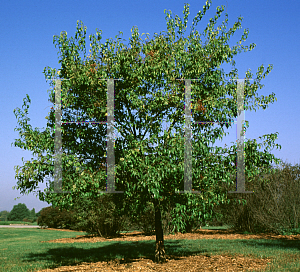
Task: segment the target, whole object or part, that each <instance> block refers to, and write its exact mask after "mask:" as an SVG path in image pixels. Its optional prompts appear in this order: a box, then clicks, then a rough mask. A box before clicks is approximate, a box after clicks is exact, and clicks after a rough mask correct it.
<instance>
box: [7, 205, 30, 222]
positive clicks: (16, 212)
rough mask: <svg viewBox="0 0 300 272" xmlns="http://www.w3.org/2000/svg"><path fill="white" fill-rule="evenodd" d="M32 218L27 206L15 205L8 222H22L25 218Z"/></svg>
mask: <svg viewBox="0 0 300 272" xmlns="http://www.w3.org/2000/svg"><path fill="white" fill-rule="evenodd" d="M29 216H30V211H29V209H28V208H27V207H26V205H25V204H23V203H22V204H21V203H19V204H18V205H15V206H14V207H13V209H12V210H11V212H10V213H9V215H8V216H7V220H8V221H22V220H23V219H24V218H28V217H29Z"/></svg>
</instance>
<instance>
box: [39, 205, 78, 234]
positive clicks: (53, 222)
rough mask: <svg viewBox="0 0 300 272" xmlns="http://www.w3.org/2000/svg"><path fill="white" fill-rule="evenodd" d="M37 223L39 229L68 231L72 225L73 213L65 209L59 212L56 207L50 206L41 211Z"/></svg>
mask: <svg viewBox="0 0 300 272" xmlns="http://www.w3.org/2000/svg"><path fill="white" fill-rule="evenodd" d="M37 223H38V225H39V226H41V227H46V226H48V227H49V228H63V229H68V228H70V226H72V225H73V224H74V213H73V212H72V211H66V210H65V209H63V210H62V211H60V210H59V208H58V207H55V208H53V207H52V206H50V207H47V208H44V209H42V210H41V215H40V216H39V217H38V219H37Z"/></svg>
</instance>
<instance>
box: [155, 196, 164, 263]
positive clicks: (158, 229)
mask: <svg viewBox="0 0 300 272" xmlns="http://www.w3.org/2000/svg"><path fill="white" fill-rule="evenodd" d="M153 204H154V209H155V235H156V242H155V262H156V263H165V262H166V253H165V246H164V233H163V228H162V221H161V211H160V206H159V203H158V200H156V199H154V200H153Z"/></svg>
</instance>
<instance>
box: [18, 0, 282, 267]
mask: <svg viewBox="0 0 300 272" xmlns="http://www.w3.org/2000/svg"><path fill="white" fill-rule="evenodd" d="M210 5H211V1H207V2H206V4H205V6H204V7H203V11H199V13H198V14H197V15H196V17H195V18H194V20H193V25H192V27H191V33H190V35H189V36H188V37H187V38H183V32H184V31H185V30H186V24H187V18H188V14H189V5H188V4H187V5H185V6H184V22H183V23H182V20H181V19H180V18H179V17H178V16H176V17H175V21H174V19H171V15H170V13H167V15H166V21H167V28H168V32H167V34H166V35H161V34H160V35H157V36H155V37H154V39H153V40H151V41H148V42H146V43H145V44H143V43H142V42H141V39H140V38H139V34H138V30H137V29H132V32H133V33H132V39H130V44H131V48H126V47H124V44H122V43H121V44H120V43H119V41H117V42H113V41H109V40H107V42H106V43H105V45H103V44H101V42H100V40H101V31H100V32H99V31H97V35H96V36H95V35H90V36H89V38H90V41H91V47H92V50H90V52H91V55H89V56H86V48H85V37H86V27H83V24H82V23H81V25H79V23H78V22H77V32H76V34H75V40H74V38H71V39H68V38H67V34H66V33H65V32H62V33H61V35H60V36H54V43H57V44H58V45H59V50H60V53H61V56H60V60H59V63H61V69H60V70H59V71H58V72H57V71H56V69H51V68H50V67H48V68H47V69H46V68H45V69H44V74H45V77H46V79H50V78H56V77H58V74H59V76H60V78H61V79H68V80H64V81H63V82H62V90H63V91H62V94H61V98H62V105H63V111H62V120H64V121H65V122H70V121H85V120H93V121H99V122H101V121H106V117H105V116H106V115H105V113H106V112H107V106H106V101H107V98H106V94H107V83H106V80H99V79H123V80H120V81H114V87H115V109H114V110H115V115H114V117H115V122H116V128H117V130H118V132H119V133H120V134H121V135H122V137H123V138H124V139H116V140H115V151H114V152H115V184H116V190H117V191H124V194H112V198H114V199H115V203H116V204H117V203H123V201H124V202H125V204H126V205H125V206H124V207H123V206H121V205H119V206H121V207H119V208H118V211H119V212H120V215H121V214H128V215H129V216H131V217H134V216H136V215H137V214H140V213H141V211H142V210H143V209H144V207H145V204H146V203H147V202H148V201H149V202H152V203H153V205H154V209H155V233H156V250H155V261H156V262H164V261H165V258H166V255H165V250H164V238H163V231H162V222H161V213H162V212H163V211H164V209H165V207H167V206H168V204H170V205H173V207H174V209H173V213H172V218H173V220H172V222H171V224H172V226H173V227H174V228H173V229H174V230H175V229H176V230H177V231H184V230H185V227H186V223H185V222H188V220H191V219H197V220H198V221H199V222H206V221H209V220H211V219H212V218H214V217H215V216H216V214H214V213H213V212H212V210H213V209H212V208H213V207H214V206H215V205H219V204H221V203H224V202H228V203H229V202H230V199H228V198H227V192H225V191H222V190H220V184H222V183H223V182H225V183H228V184H232V185H233V184H234V180H233V177H234V175H236V169H235V161H236V150H237V146H236V145H232V146H231V147H228V148H222V147H217V148H216V153H213V152H211V147H209V143H210V142H211V141H212V142H215V140H216V139H217V138H219V139H222V138H223V136H224V135H226V134H225V133H224V127H226V128H229V127H230V126H231V124H232V123H231V122H232V121H234V119H235V118H236V117H237V114H238V112H237V107H236V104H237V95H236V91H235V90H236V81H235V79H236V78H237V77H238V76H237V69H232V71H231V72H230V73H229V74H225V73H224V71H223V70H222V69H220V65H221V64H222V63H224V62H226V63H229V62H231V64H232V66H233V67H234V66H235V62H234V61H233V57H234V56H235V55H237V53H240V52H241V51H242V50H244V51H245V52H246V51H248V50H250V51H251V50H252V49H253V48H254V47H255V44H251V45H250V47H248V46H243V45H239V44H237V45H236V46H234V47H232V48H230V47H229V45H228V41H229V38H230V36H231V35H232V34H233V33H234V32H235V31H236V30H237V29H238V28H240V27H241V20H242V18H241V17H240V18H238V22H236V23H235V24H234V26H233V27H232V28H230V29H229V31H228V32H226V31H225V29H226V25H225V23H227V22H228V19H227V17H228V15H227V14H226V20H225V23H224V22H223V24H222V26H219V27H217V29H215V28H214V26H215V24H216V21H217V19H218V18H219V17H220V16H221V14H222V12H223V11H224V6H222V7H221V8H220V7H217V12H216V16H215V17H214V18H212V19H210V22H209V24H208V25H207V27H206V28H205V30H204V35H203V36H204V38H206V41H205V43H204V44H203V43H202V41H201V35H199V33H198V31H196V30H195V26H196V25H197V23H198V22H199V21H200V20H201V19H202V17H203V15H204V14H205V13H206V11H207V10H208V9H209V7H210ZM168 18H169V19H168ZM175 27H178V28H179V29H178V31H177V33H178V34H179V35H180V37H179V36H178V35H176V37H177V38H178V37H179V39H178V40H177V41H175V30H174V29H175ZM220 31H221V35H220V36H218V35H219V33H220ZM247 35H248V31H247V30H245V31H244V34H243V35H242V37H241V40H240V41H239V43H240V44H241V42H242V41H245V40H246V38H247ZM116 38H117V36H116ZM118 39H120V38H118ZM77 43H78V44H77ZM186 48H187V49H188V50H187V51H186ZM115 49H116V52H115V51H114V50H115ZM80 53H83V58H84V61H82V59H81V57H80ZM141 53H142V54H144V55H145V57H144V58H142V57H141V56H140V54H141ZM271 70H272V66H270V65H269V67H268V68H267V70H266V71H265V72H264V66H263V65H262V66H260V67H259V68H258V72H257V78H256V79H254V83H253V84H250V83H249V82H248V81H247V80H248V79H250V78H252V76H253V75H252V74H251V73H250V71H247V73H246V76H245V79H246V83H245V91H244V94H245V109H246V110H247V109H252V108H253V109H255V106H258V107H260V106H261V107H262V108H264V109H265V108H266V107H267V106H268V104H269V103H270V102H274V99H275V94H272V95H269V96H268V97H264V96H262V97H260V98H258V97H256V92H257V90H258V88H262V87H263V85H261V84H260V81H261V80H262V78H265V76H266V75H268V74H269V73H270V71H271ZM179 78H180V79H196V78H197V79H199V80H197V81H193V83H192V101H196V102H195V105H194V107H195V106H197V109H196V110H193V113H192V115H193V118H194V120H196V121H215V122H227V123H222V124H220V127H218V128H215V129H212V128H211V124H208V123H206V124H201V125H193V126H192V132H193V135H194V140H193V142H192V146H193V158H192V168H193V174H192V181H193V184H192V188H193V190H195V191H198V192H201V194H194V193H192V192H191V190H190V191H189V193H185V194H180V193H176V192H178V191H179V190H182V188H183V187H184V152H183V151H184V144H185V141H184V140H185V139H184V136H183V135H184V134H183V133H184V122H185V119H184V117H183V113H184V105H185V104H184V101H185V100H184V99H185V96H184V95H185V83H184V81H183V80H176V79H179ZM54 84H55V83H54V82H53V81H51V82H50V85H52V86H54ZM50 92H51V94H50V101H52V102H54V101H55V92H54V90H50ZM225 95H229V96H230V97H231V98H229V99H227V98H226V99H225ZM146 96H148V97H146ZM149 96H150V97H149ZM253 98H255V104H254V105H253V106H249V105H250V102H251V101H250V99H253ZM276 100H277V99H276ZM28 102H29V103H30V98H29V96H28V95H27V98H25V99H24V105H23V108H24V113H23V112H21V110H20V109H18V110H15V111H14V112H15V115H16V117H17V118H18V123H19V124H20V126H21V128H18V129H17V130H19V132H20V136H21V137H22V139H17V140H16V141H15V143H14V144H15V146H18V147H20V148H23V149H28V150H31V151H32V152H33V154H35V155H37V156H38V159H37V160H32V161H31V162H26V163H25V164H24V166H23V167H19V166H17V167H16V178H17V180H18V183H17V187H16V188H17V189H20V190H21V193H27V192H28V193H29V192H31V191H33V190H34V189H35V188H36V187H37V185H38V183H40V182H43V179H44V177H45V176H47V175H49V176H53V169H54V164H53V161H52V158H51V155H53V154H54V136H55V132H54V125H55V117H54V113H55V112H54V109H53V108H51V110H50V113H49V116H47V117H46V118H47V119H48V122H47V128H46V129H45V130H44V131H42V132H40V131H39V129H37V128H36V129H35V130H33V129H32V128H31V126H30V125H29V124H28V121H29V118H28V117H27V116H25V115H26V114H27V113H28V108H29V106H28V105H27V103H28ZM257 102H258V103H257ZM193 103H194V102H193ZM262 104H263V105H262ZM133 110H136V111H137V113H136V115H137V116H135V114H133ZM197 110H198V111H197ZM76 114H77V115H78V116H77V117H76V118H75V117H74V116H75V115H76ZM164 117H166V120H168V121H170V123H171V124H170V127H169V129H168V130H165V131H163V129H162V128H161V120H162V119H163V118H164ZM246 125H247V127H249V123H248V122H247V121H246ZM142 130H143V133H142ZM174 130H175V133H174ZM172 131H173V133H172ZM147 132H149V133H150V139H145V135H146V133H147ZM162 132H163V135H161V133H162ZM263 137H266V138H267V140H266V141H265V142H264V143H263V145H266V144H267V145H268V147H267V148H266V149H265V150H264V152H260V151H259V150H258V148H260V147H261V146H262V144H257V141H256V139H254V140H249V139H248V140H247V141H246V142H245V174H246V176H247V177H248V178H249V182H251V177H254V176H255V175H257V174H258V173H259V171H260V169H263V168H265V167H267V166H268V165H269V164H270V163H272V161H275V162H276V163H278V162H279V161H280V160H278V159H276V158H275V157H274V155H273V154H271V153H269V152H268V148H269V147H270V146H271V145H274V141H275V139H276V138H277V135H276V134H270V135H264V136H263ZM260 138H262V137H260ZM196 139H197V140H196ZM62 140H63V146H62V149H63V156H62V167H63V169H64V171H63V186H62V189H63V191H71V193H69V194H51V193H49V192H51V191H52V192H53V184H52V183H51V184H49V187H48V189H49V192H41V191H39V199H40V200H42V201H47V202H48V203H52V205H53V206H54V207H55V206H58V207H60V208H61V209H63V208H66V209H71V208H72V206H73V204H74V202H75V201H77V200H79V199H81V198H89V199H97V198H99V197H101V196H102V195H103V194H102V193H99V192H98V190H102V191H103V189H104V190H105V181H106V173H105V171H101V170H99V169H98V168H99V165H101V164H103V163H104V162H105V155H106V154H105V146H106V130H105V128H104V126H103V125H98V126H96V127H95V126H94V127H93V126H91V125H90V124H81V125H78V124H68V125H66V126H62ZM154 143H156V144H157V147H155V148H154V147H153V146H152V147H151V146H150V145H151V144H152V145H153V144H154ZM276 145H277V144H276ZM277 146H278V145H277ZM279 146H280V145H279ZM44 152H46V155H42V154H43V153H44ZM145 152H147V154H148V155H145ZM224 154H228V156H226V157H224V156H223V155H224ZM224 169H226V170H227V171H224ZM212 170H213V171H212ZM88 171H89V172H88ZM241 200H242V201H243V203H245V199H239V200H238V201H239V203H240V201H241ZM234 201H236V199H234Z"/></svg>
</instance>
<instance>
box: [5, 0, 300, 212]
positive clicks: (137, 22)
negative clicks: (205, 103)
mask: <svg viewBox="0 0 300 272" xmlns="http://www.w3.org/2000/svg"><path fill="white" fill-rule="evenodd" d="M185 2H187V1H182V0H176V1H167V0H159V1H157V0H147V1H146V0H131V1H120V0H111V1H103V0H102V1H101V0H98V1H95V0H93V1H89V0H87V1H74V0H73V1H71V0H64V1H57V0H52V1H37V0H31V1H3V2H2V4H1V11H0V21H1V25H2V27H1V30H0V33H1V44H0V47H1V52H2V54H1V64H0V72H1V73H0V80H1V85H0V92H1V98H2V99H1V100H0V104H1V107H0V113H1V116H2V129H1V130H0V139H1V141H0V150H1V156H0V160H1V163H0V165H1V166H0V211H3V210H7V211H11V210H12V208H13V206H14V205H17V204H18V203H25V204H26V205H27V207H28V208H29V209H30V210H31V209H32V208H35V210H36V212H38V211H39V210H40V209H41V208H43V207H47V206H50V204H48V203H46V202H41V201H39V199H38V197H36V195H35V194H33V193H30V194H29V195H28V196H27V195H24V196H23V195H21V194H20V192H19V191H17V190H13V189H12V187H13V186H15V185H16V182H17V180H16V179H15V171H14V166H15V165H20V166H22V165H23V162H22V159H21V158H22V157H24V161H26V160H30V159H31V158H32V154H31V152H29V151H24V150H21V149H20V148H18V147H14V146H12V145H11V143H12V142H13V141H14V139H18V138H19V135H18V132H17V131H14V128H16V127H17V119H16V118H15V115H14V113H13V110H14V109H15V108H17V107H19V108H22V104H23V98H24V97H25V96H26V94H29V96H30V98H31V101H32V102H31V104H30V108H29V114H28V117H29V118H30V119H31V120H30V124H31V125H32V127H33V128H35V127H38V128H45V127H46V119H45V117H46V116H47V115H48V112H49V110H50V106H52V104H51V103H50V102H49V101H48V98H49V96H48V93H47V90H48V89H50V85H49V82H46V80H45V77H44V74H43V73H42V72H43V69H44V67H46V66H50V67H52V68H56V69H59V68H60V64H59V63H58V60H59V59H58V54H57V53H58V49H56V48H55V46H54V44H53V35H59V34H60V32H61V31H67V35H68V38H69V37H71V36H72V37H73V36H74V34H75V32H76V22H77V20H81V21H82V22H83V24H84V25H85V26H87V41H88V36H89V35H90V34H95V33H96V28H98V29H100V30H102V40H101V42H102V43H105V42H106V39H109V38H113V40H115V36H116V35H117V34H118V33H119V31H122V32H123V36H122V35H121V36H120V37H121V38H122V39H125V40H126V42H124V41H122V43H124V44H125V45H127V46H129V38H130V37H131V31H130V30H131V28H132V27H133V26H137V27H138V29H139V34H140V35H142V33H149V34H150V35H149V38H153V35H154V33H155V32H156V33H158V34H159V33H160V32H161V31H167V25H166V21H165V14H164V9H167V10H171V11H172V14H173V16H175V15H176V14H177V15H178V16H179V17H180V18H183V7H184V3H185ZM188 3H189V4H190V15H189V18H188V27H187V30H186V33H185V34H184V37H187V36H188V34H189V31H190V26H191V24H192V21H193V18H194V17H195V16H196V14H197V12H198V11H199V10H202V7H203V5H204V4H205V1H199V0H197V1H196V0H193V1H189V2H188ZM221 5H225V6H227V13H228V15H229V24H228V27H227V30H228V28H230V27H232V26H233V24H234V23H235V22H236V21H237V20H238V17H239V16H242V17H243V18H244V19H243V21H242V29H239V30H237V31H236V33H235V35H234V36H233V37H231V40H230V43H229V45H230V46H231V47H232V46H234V45H235V44H236V42H237V41H238V40H239V39H240V37H241V35H242V34H243V30H244V29H245V28H248V29H249V35H248V39H247V40H246V42H244V43H243V44H244V45H250V44H251V43H256V45H257V46H256V48H255V49H254V50H252V51H250V52H242V53H240V54H238V55H237V56H236V57H235V58H234V60H235V61H236V67H237V68H238V71H239V72H238V74H239V78H244V77H245V73H246V71H247V70H248V69H249V68H250V69H251V72H252V73H253V74H254V76H255V75H256V72H257V68H258V67H259V66H260V65H261V64H264V67H265V69H266V68H267V67H268V64H273V65H274V68H273V70H272V71H271V73H270V74H269V75H268V76H267V77H266V78H265V79H263V80H262V82H261V83H262V84H264V85H265V87H264V88H262V89H261V90H258V96H261V95H264V96H267V95H269V94H271V93H272V92H274V93H275V94H276V97H277V101H275V102H274V103H273V104H270V106H269V107H268V108H267V109H266V110H263V109H259V110H257V111H256V112H255V111H246V112H245V117H246V118H245V119H246V120H247V121H249V123H250V126H249V128H248V129H247V132H246V136H245V137H246V139H258V137H259V136H262V135H264V134H269V133H275V132H279V135H278V137H279V138H278V139H277V140H276V141H275V143H277V144H281V145H282V149H281V150H280V149H276V148H274V149H273V151H272V152H273V154H274V155H275V156H276V157H278V158H281V159H282V160H283V161H285V162H288V163H291V164H292V165H295V164H297V163H300V161H299V150H300V144H299V140H298V134H299V133H298V130H299V119H298V117H297V116H298V114H299V113H300V107H299V106H298V105H299V100H300V94H299V87H297V86H296V85H297V80H298V78H299V73H298V69H297V68H296V65H299V62H300V57H299V40H300V38H299V37H300V35H299V34H300V30H299V26H300V17H299V15H298V12H299V10H300V2H299V1H297V0H294V1H292V0H291V1H286V2H285V1H279V0H273V1H260V0H252V1H241V0H229V1H222V0H217V1H213V2H212V6H211V8H210V10H209V11H208V12H207V14H206V15H205V16H204V18H203V19H202V21H201V22H200V23H199V24H198V26H197V27H196V29H197V30H198V31H199V33H200V34H201V33H202V32H203V30H204V28H205V27H206V25H207V23H208V22H209V19H210V18H212V17H213V16H214V15H215V13H216V8H217V6H221ZM225 12H226V9H225V11H224V13H223V14H222V16H221V18H220V19H219V21H218V23H217V25H221V23H222V22H223V21H224V19H225ZM141 38H142V39H143V40H145V38H146V35H143V36H142V37H141ZM88 50H89V42H87V52H88ZM221 68H224V69H225V71H226V72H228V71H229V69H230V65H228V64H226V65H222V66H221ZM226 132H229V135H227V136H226V137H225V139H224V140H223V141H222V142H220V141H217V142H216V143H215V145H214V146H224V144H227V145H229V144H231V142H235V140H236V125H233V126H232V128H230V129H228V130H226ZM258 143H261V141H260V140H259V139H258ZM262 150H263V149H261V151H262ZM44 188H46V186H45V183H43V184H40V186H39V189H40V190H44ZM246 189H247V188H246ZM16 197H20V199H17V200H14V198H16Z"/></svg>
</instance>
